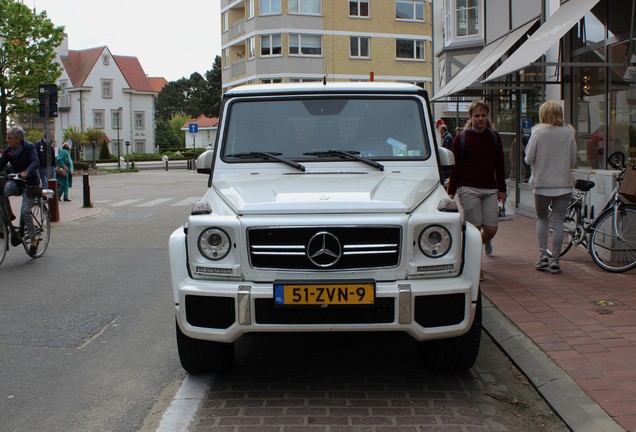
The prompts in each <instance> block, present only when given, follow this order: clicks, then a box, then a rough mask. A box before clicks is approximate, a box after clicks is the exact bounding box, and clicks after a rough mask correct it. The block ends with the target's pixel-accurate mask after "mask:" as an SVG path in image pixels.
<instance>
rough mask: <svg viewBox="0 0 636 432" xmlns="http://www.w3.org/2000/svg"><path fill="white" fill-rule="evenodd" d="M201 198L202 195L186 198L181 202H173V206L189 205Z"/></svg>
mask: <svg viewBox="0 0 636 432" xmlns="http://www.w3.org/2000/svg"><path fill="white" fill-rule="evenodd" d="M199 200H201V197H190V198H186V199H184V200H181V201H179V202H176V203H174V204H171V206H172V207H178V206H189V205H192V204H194V203H195V202H197V201H199Z"/></svg>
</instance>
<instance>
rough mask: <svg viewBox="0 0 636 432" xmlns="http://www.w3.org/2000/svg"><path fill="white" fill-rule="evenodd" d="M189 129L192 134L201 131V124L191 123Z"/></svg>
mask: <svg viewBox="0 0 636 432" xmlns="http://www.w3.org/2000/svg"><path fill="white" fill-rule="evenodd" d="M188 130H189V131H190V133H191V134H195V133H199V124H198V123H190V124H189V125H188Z"/></svg>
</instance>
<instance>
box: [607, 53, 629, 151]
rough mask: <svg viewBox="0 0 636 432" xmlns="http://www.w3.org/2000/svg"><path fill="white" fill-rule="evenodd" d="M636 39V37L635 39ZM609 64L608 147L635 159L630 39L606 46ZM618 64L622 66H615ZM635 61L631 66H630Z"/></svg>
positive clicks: (609, 149)
mask: <svg viewBox="0 0 636 432" xmlns="http://www.w3.org/2000/svg"><path fill="white" fill-rule="evenodd" d="M634 43H636V41H634ZM626 55H627V56H628V57H629V58H628V59H626V58H625V57H626ZM609 61H610V64H612V65H613V66H611V67H610V68H609V73H610V80H609V82H610V87H609V92H608V104H609V135H610V140H609V143H608V144H609V145H608V151H609V152H610V153H611V152H612V151H621V152H623V153H624V154H625V155H626V156H627V157H628V159H629V161H630V162H632V163H634V162H635V161H636V54H633V53H631V54H630V53H629V43H628V42H627V41H626V42H624V43H618V44H614V45H612V46H610V48H609ZM619 64H621V65H622V66H616V65H619ZM630 64H631V65H634V66H630Z"/></svg>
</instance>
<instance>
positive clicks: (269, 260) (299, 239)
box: [248, 226, 402, 270]
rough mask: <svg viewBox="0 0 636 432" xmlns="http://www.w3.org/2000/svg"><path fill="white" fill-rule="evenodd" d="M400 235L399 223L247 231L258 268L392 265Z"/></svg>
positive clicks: (343, 268) (254, 261) (398, 259)
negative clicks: (378, 225)
mask: <svg viewBox="0 0 636 432" xmlns="http://www.w3.org/2000/svg"><path fill="white" fill-rule="evenodd" d="M401 234H402V231H401V228H400V227H399V226H398V227H395V226H392V227H351V226H342V227H328V228H323V227H303V228H253V229H250V230H249V231H248V247H249V252H250V262H251V265H252V267H254V268H262V269H290V270H355V269H373V268H394V267H397V266H398V264H399V261H400V238H401Z"/></svg>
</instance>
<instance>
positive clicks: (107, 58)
mask: <svg viewBox="0 0 636 432" xmlns="http://www.w3.org/2000/svg"><path fill="white" fill-rule="evenodd" d="M102 63H103V64H104V65H105V66H108V65H109V64H110V56H109V55H108V54H104V55H103V56H102Z"/></svg>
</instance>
